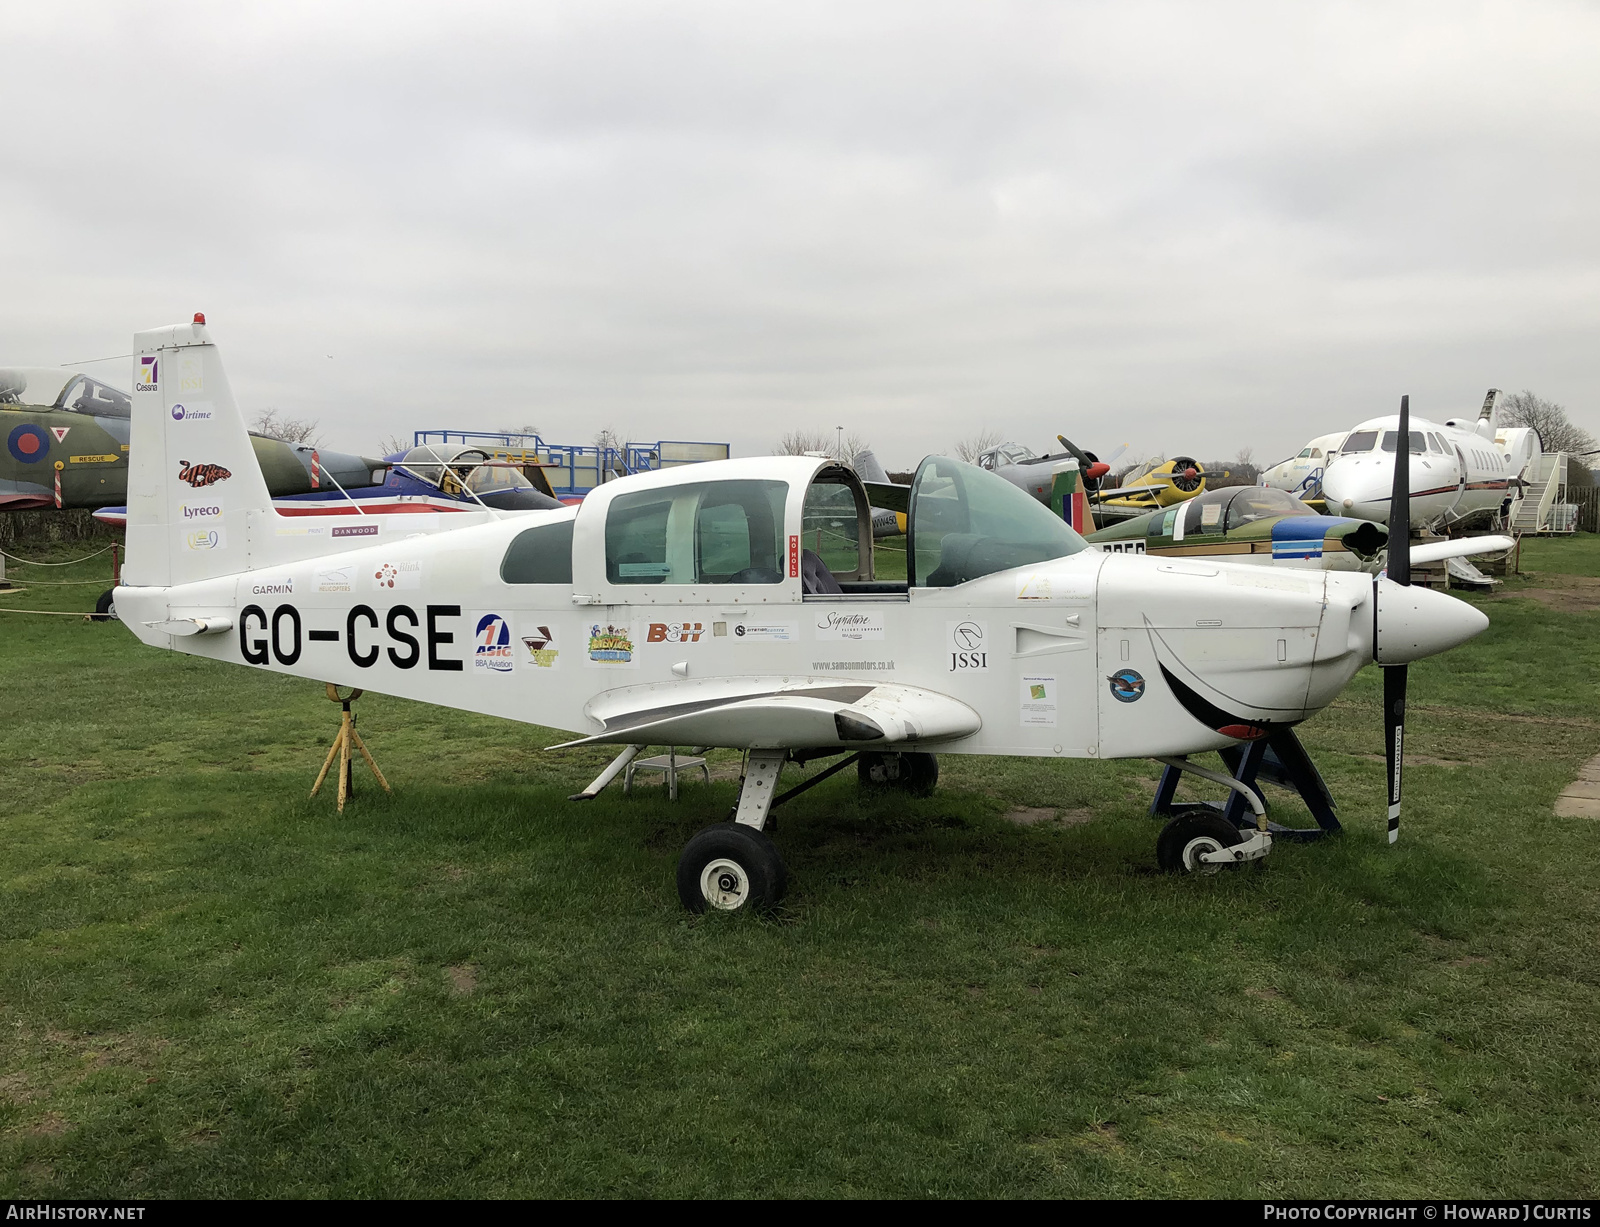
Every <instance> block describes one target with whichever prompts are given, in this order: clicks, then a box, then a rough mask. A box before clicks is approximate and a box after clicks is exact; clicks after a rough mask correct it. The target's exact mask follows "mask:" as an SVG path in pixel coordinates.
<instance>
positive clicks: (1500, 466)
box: [1322, 415, 1519, 525]
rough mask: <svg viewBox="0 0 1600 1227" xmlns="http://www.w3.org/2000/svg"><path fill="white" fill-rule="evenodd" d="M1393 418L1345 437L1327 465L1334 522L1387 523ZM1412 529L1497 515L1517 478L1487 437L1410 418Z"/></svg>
mask: <svg viewBox="0 0 1600 1227" xmlns="http://www.w3.org/2000/svg"><path fill="white" fill-rule="evenodd" d="M1398 423H1399V419H1398V417H1397V416H1395V415H1390V416H1387V417H1377V418H1370V419H1368V420H1367V421H1365V422H1362V423H1360V424H1359V425H1357V426H1356V427H1355V428H1354V429H1353V430H1351V431H1349V432H1348V433H1347V434H1346V435H1345V436H1344V439H1343V440H1342V442H1341V443H1340V445H1339V448H1338V451H1337V452H1336V453H1334V454H1333V456H1332V458H1331V459H1330V460H1329V461H1328V463H1327V466H1326V469H1325V472H1324V474H1323V478H1322V494H1323V498H1324V499H1325V500H1326V505H1327V509H1328V511H1329V513H1330V514H1332V515H1345V516H1354V517H1355V518H1357V519H1362V520H1375V521H1377V522H1378V523H1380V524H1387V523H1388V522H1389V501H1390V497H1391V492H1392V491H1393V489H1394V464H1395V455H1396V453H1397V449H1396V438H1395V435H1396V431H1397V429H1398ZM1406 454H1407V455H1408V456H1409V462H1410V466H1411V474H1410V480H1411V523H1412V524H1414V525H1424V524H1439V523H1450V522H1455V521H1459V520H1466V519H1470V518H1472V517H1474V516H1481V515H1486V514H1494V513H1497V512H1499V511H1500V510H1501V509H1502V508H1503V507H1504V505H1505V503H1506V501H1507V499H1508V498H1509V497H1510V490H1511V486H1512V482H1513V479H1515V478H1516V477H1517V476H1518V475H1519V473H1518V471H1517V470H1515V469H1514V468H1513V467H1512V466H1513V463H1514V461H1513V458H1512V457H1511V456H1510V455H1508V454H1507V452H1506V451H1504V450H1502V448H1501V447H1500V446H1498V445H1497V444H1496V442H1495V440H1494V438H1493V437H1492V434H1491V436H1490V437H1485V436H1484V435H1482V434H1479V433H1477V432H1476V431H1474V430H1466V429H1462V428H1461V427H1460V426H1457V425H1452V424H1448V423H1447V424H1440V423H1437V422H1431V421H1429V420H1427V419H1426V418H1421V417H1415V416H1413V417H1412V418H1411V445H1410V447H1409V448H1408V449H1407V451H1406Z"/></svg>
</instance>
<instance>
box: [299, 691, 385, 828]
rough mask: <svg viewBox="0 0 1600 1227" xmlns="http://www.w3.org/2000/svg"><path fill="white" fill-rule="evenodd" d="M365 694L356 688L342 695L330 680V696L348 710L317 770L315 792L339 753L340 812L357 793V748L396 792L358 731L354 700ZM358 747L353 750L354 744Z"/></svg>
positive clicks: (315, 792)
mask: <svg viewBox="0 0 1600 1227" xmlns="http://www.w3.org/2000/svg"><path fill="white" fill-rule="evenodd" d="M360 697H361V691H359V690H352V691H351V692H350V693H349V694H348V695H345V696H341V695H340V694H339V688H338V687H337V686H335V685H334V684H333V683H332V682H329V683H328V698H329V699H330V700H331V701H332V702H334V703H338V704H340V705H341V706H342V707H343V709H344V714H343V716H342V717H341V719H340V721H339V732H338V734H337V735H336V736H335V737H334V739H333V745H332V746H331V747H329V749H328V757H327V758H326V759H324V760H323V763H322V770H321V771H320V772H319V773H318V774H317V782H316V783H315V784H313V785H312V786H311V795H312V796H313V797H314V796H316V795H317V793H318V792H320V791H321V790H322V781H323V780H325V779H327V778H328V768H329V767H331V766H333V759H334V756H335V755H338V757H339V812H340V813H341V814H342V813H344V803H345V802H346V801H347V800H349V798H351V797H353V796H355V792H356V779H355V750H360V751H361V757H362V758H364V759H366V760H367V766H369V767H371V768H372V774H373V775H375V776H377V777H378V783H380V784H382V785H383V791H384V792H386V793H390V794H391V795H392V794H393V793H394V789H392V788H390V787H389V781H388V780H386V779H384V778H383V772H381V771H379V770H378V764H377V763H375V762H373V761H372V752H371V751H370V750H368V749H367V743H366V742H364V741H362V740H361V734H360V733H358V732H356V717H355V713H354V712H352V711H351V710H350V704H352V703H354V702H355V701H356V700H357V699H359V698H360ZM352 745H353V746H354V747H355V749H354V750H352V749H351V746H352Z"/></svg>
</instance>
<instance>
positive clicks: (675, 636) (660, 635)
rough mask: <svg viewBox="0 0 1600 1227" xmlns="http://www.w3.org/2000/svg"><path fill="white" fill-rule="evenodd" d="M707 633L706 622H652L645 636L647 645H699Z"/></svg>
mask: <svg viewBox="0 0 1600 1227" xmlns="http://www.w3.org/2000/svg"><path fill="white" fill-rule="evenodd" d="M705 633H706V627H705V623H704V622H652V623H650V629H649V631H648V632H647V633H646V634H645V637H644V641H645V642H646V643H699V642H700V636H701V635H703V634H705Z"/></svg>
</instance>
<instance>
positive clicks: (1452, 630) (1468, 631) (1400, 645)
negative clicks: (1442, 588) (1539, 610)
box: [1373, 577, 1489, 665]
mask: <svg viewBox="0 0 1600 1227" xmlns="http://www.w3.org/2000/svg"><path fill="white" fill-rule="evenodd" d="M1488 625H1489V619H1488V618H1487V617H1486V616H1484V613H1483V611H1482V610H1480V609H1477V608H1475V607H1473V606H1471V605H1468V604H1467V603H1466V602H1465V601H1458V600H1457V599H1456V598H1455V597H1453V596H1446V595H1445V594H1444V593H1442V592H1435V591H1434V590H1433V589H1431V588H1422V587H1418V586H1417V585H1415V584H1409V585H1401V584H1397V583H1395V582H1394V581H1393V580H1391V579H1389V578H1387V577H1385V578H1382V579H1380V580H1378V616H1377V643H1376V645H1375V648H1374V651H1373V656H1374V658H1375V659H1376V660H1377V662H1378V663H1379V664H1380V665H1403V664H1406V663H1408V662H1410V661H1413V660H1421V659H1422V658H1423V657H1424V656H1436V655H1438V654H1439V653H1440V652H1448V651H1449V650H1450V649H1451V648H1453V647H1458V646H1460V645H1461V644H1463V643H1465V642H1466V641H1467V640H1469V639H1471V638H1472V637H1473V636H1475V635H1478V634H1481V633H1482V632H1483V631H1484V630H1485V629H1487V628H1488Z"/></svg>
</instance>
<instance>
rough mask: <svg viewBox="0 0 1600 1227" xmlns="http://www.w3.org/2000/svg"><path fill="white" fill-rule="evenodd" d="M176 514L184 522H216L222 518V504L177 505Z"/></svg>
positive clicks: (217, 502) (218, 501)
mask: <svg viewBox="0 0 1600 1227" xmlns="http://www.w3.org/2000/svg"><path fill="white" fill-rule="evenodd" d="M178 514H179V515H181V516H182V517H183V518H184V519H185V520H217V519H221V518H222V502H221V500H220V499H219V500H217V501H215V502H210V503H179V504H178Z"/></svg>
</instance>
